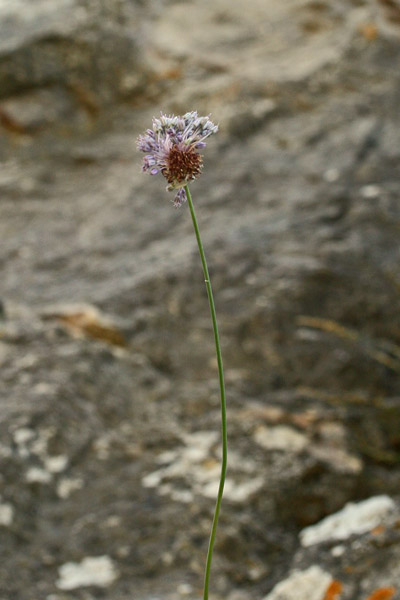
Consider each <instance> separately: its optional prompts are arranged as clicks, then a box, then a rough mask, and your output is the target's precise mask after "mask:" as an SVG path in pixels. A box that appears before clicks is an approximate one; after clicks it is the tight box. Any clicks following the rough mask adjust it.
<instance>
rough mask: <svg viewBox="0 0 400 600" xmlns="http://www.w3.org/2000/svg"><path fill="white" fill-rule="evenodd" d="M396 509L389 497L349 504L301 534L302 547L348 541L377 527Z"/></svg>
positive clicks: (375, 497) (376, 497) (378, 497)
mask: <svg viewBox="0 0 400 600" xmlns="http://www.w3.org/2000/svg"><path fill="white" fill-rule="evenodd" d="M394 508H395V504H394V502H393V500H392V499H391V498H389V496H383V495H382V496H374V497H373V498H369V499H368V500H363V501H362V502H358V503H353V502H349V503H348V504H346V506H345V507H344V508H343V509H342V510H340V511H339V512H337V513H335V514H333V515H329V516H328V517H326V518H325V519H323V520H322V521H320V522H319V523H317V524H316V525H311V526H310V527H306V528H305V529H303V531H301V532H300V541H301V544H302V546H305V547H307V546H312V545H313V544H319V543H321V542H327V541H331V540H346V539H348V538H349V537H350V536H351V535H354V534H362V533H366V532H367V531H371V529H374V527H377V526H378V525H379V524H380V523H381V522H382V520H383V519H384V518H385V517H386V516H387V515H388V514H389V513H390V512H391V511H392V510H393V509H394Z"/></svg>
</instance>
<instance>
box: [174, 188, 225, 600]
mask: <svg viewBox="0 0 400 600" xmlns="http://www.w3.org/2000/svg"><path fill="white" fill-rule="evenodd" d="M185 192H186V198H187V201H188V205H189V210H190V214H191V216H192V221H193V227H194V231H195V234H196V239H197V245H198V247H199V253H200V258H201V264H202V266H203V273H204V280H205V284H206V288H207V295H208V302H209V305H210V313H211V319H212V324H213V330H214V339H215V350H216V354H217V363H218V376H219V388H220V398H221V429H222V462H221V474H220V481H219V487H218V494H217V501H216V505H215V511H214V518H213V522H212V527H211V533H210V540H209V544H208V552H207V559H206V568H205V574H204V589H203V600H208V590H209V585H210V573H211V563H212V555H213V550H214V543H215V537H216V534H217V526H218V519H219V513H220V510H221V502H222V495H223V492H224V485H225V479H226V468H227V463H228V435H227V426H226V393H225V383H224V371H223V365H222V354H221V345H220V341H219V333H218V323H217V315H216V312H215V304H214V297H213V293H212V287H211V280H210V275H209V273H208V267H207V261H206V256H205V254H204V248H203V243H202V241H201V236H200V231H199V226H198V223H197V219H196V213H195V210H194V206H193V201H192V196H191V194H190V190H189V187H188V186H187V185H186V186H185Z"/></svg>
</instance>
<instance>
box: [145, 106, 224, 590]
mask: <svg viewBox="0 0 400 600" xmlns="http://www.w3.org/2000/svg"><path fill="white" fill-rule="evenodd" d="M217 131H218V125H214V123H213V122H212V121H210V119H209V117H199V115H198V114H197V112H196V111H192V112H188V113H185V114H184V115H183V116H182V117H177V116H174V115H171V116H167V115H164V114H161V116H160V118H158V119H153V128H152V129H147V130H146V132H145V133H144V134H143V135H140V136H139V138H138V141H137V147H138V150H140V151H141V152H144V153H145V157H144V159H143V165H142V171H143V172H144V173H149V175H157V174H158V173H160V174H161V175H162V176H163V177H164V179H165V180H166V181H167V183H168V185H167V191H168V192H175V198H174V200H173V203H174V206H176V207H177V208H178V207H180V206H182V204H183V203H184V202H185V200H187V202H188V205H189V210H190V214H191V216H192V221H193V227H194V231H195V234H196V239H197V244H198V246H199V252H200V258H201V264H202V266H203V272H204V280H205V284H206V288H207V294H208V302H209V305H210V312H211V319H212V325H213V330H214V339H215V349H216V353H217V363H218V375H219V387H220V395H221V422H222V462H221V475H220V481H219V487H218V494H217V501H216V505H215V511H214V518H213V521H212V526H211V533H210V539H209V544H208V551H207V559H206V567H205V574H204V591H203V600H208V590H209V585H210V573H211V563H212V556H213V550H214V543H215V537H216V534H217V526H218V519H219V513H220V510H221V502H222V495H223V491H224V485H225V478H226V467H227V460H228V442H227V427H226V397H225V384H224V372H223V367H222V355H221V345H220V342H219V334H218V324H217V316H216V313H215V305H214V298H213V293H212V288H211V281H210V276H209V273H208V267H207V261H206V257H205V254H204V249H203V244H202V241H201V237H200V231H199V226H198V224H197V219H196V214H195V211H194V206H193V201H192V196H191V194H190V191H189V183H190V182H191V181H193V180H194V179H197V177H198V176H199V175H200V174H201V169H202V166H203V160H202V156H201V154H199V152H198V151H199V150H201V149H203V148H205V146H206V141H205V140H207V139H208V138H209V137H210V136H211V135H214V134H215V133H217Z"/></svg>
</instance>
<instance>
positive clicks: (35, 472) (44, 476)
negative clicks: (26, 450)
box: [25, 467, 51, 483]
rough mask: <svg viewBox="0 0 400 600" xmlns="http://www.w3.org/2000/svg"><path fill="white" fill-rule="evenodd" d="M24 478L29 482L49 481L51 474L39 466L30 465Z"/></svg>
mask: <svg viewBox="0 0 400 600" xmlns="http://www.w3.org/2000/svg"><path fill="white" fill-rule="evenodd" d="M25 478H26V480H27V481H28V482H29V483H50V481H51V474H50V473H49V472H48V471H45V470H44V469H41V468H39V467H31V468H30V469H29V470H28V471H27V473H26V475H25Z"/></svg>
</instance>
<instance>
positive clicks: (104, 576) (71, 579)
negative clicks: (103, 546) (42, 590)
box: [56, 555, 118, 590]
mask: <svg viewBox="0 0 400 600" xmlns="http://www.w3.org/2000/svg"><path fill="white" fill-rule="evenodd" d="M58 572H59V579H57V581H56V586H57V587H58V589H60V590H75V589H77V588H80V587H85V586H90V585H93V586H97V587H102V588H103V587H108V586H109V585H111V584H112V583H113V582H114V581H115V580H116V579H117V577H118V571H117V570H116V568H115V566H114V563H113V562H112V560H111V558H110V557H109V556H106V555H104V556H87V557H86V558H84V559H83V560H82V561H81V562H80V563H74V562H68V563H65V564H64V565H62V566H61V567H60V568H59V570H58Z"/></svg>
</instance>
